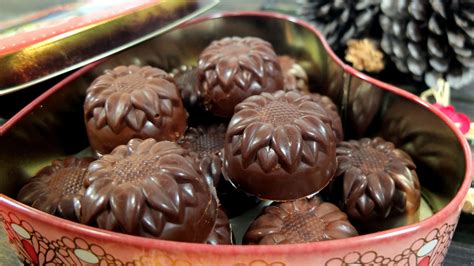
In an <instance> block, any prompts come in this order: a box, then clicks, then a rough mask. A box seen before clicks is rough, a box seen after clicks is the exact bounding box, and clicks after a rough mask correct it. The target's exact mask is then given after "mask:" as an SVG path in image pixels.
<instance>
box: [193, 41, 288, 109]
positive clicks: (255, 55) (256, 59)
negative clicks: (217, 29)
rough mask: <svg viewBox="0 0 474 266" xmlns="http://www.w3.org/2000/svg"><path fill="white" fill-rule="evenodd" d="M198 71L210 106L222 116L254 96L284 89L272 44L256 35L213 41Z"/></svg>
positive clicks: (204, 51) (202, 54)
mask: <svg viewBox="0 0 474 266" xmlns="http://www.w3.org/2000/svg"><path fill="white" fill-rule="evenodd" d="M198 73H199V79H200V81H201V89H202V95H203V97H204V104H205V106H206V108H207V109H208V110H210V111H211V112H212V113H214V114H215V115H217V116H222V117H231V116H232V114H233V113H234V107H235V106H236V105H237V104H238V103H240V102H241V101H242V100H244V99H245V98H247V97H249V96H251V95H256V94H260V93H261V92H273V91H276V90H281V89H283V75H282V72H281V68H280V64H279V62H278V57H277V55H276V54H275V51H273V47H272V45H271V44H270V43H269V42H266V41H264V40H262V39H259V38H255V37H244V38H240V37H227V38H223V39H221V40H216V41H213V42H212V43H211V44H210V45H209V46H208V47H206V48H205V49H204V50H203V51H202V53H201V55H200V56H199V61H198Z"/></svg>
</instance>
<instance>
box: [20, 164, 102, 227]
mask: <svg viewBox="0 0 474 266" xmlns="http://www.w3.org/2000/svg"><path fill="white" fill-rule="evenodd" d="M92 161H94V158H76V157H68V158H65V159H63V160H54V161H53V162H52V163H51V165H49V166H46V167H44V168H42V169H41V170H39V171H38V173H37V174H36V175H35V176H33V177H32V178H31V179H30V180H29V181H28V183H27V184H26V185H25V186H23V188H22V189H21V190H20V192H19V193H18V197H17V199H18V200H19V201H21V202H23V203H25V204H28V205H30V206H31V207H33V208H36V209H38V210H41V211H44V212H47V213H50V214H54V215H57V216H60V217H63V218H66V219H69V220H72V221H78V220H79V218H78V217H79V214H80V209H81V204H80V198H81V195H80V194H81V193H80V191H81V189H82V183H83V181H84V178H85V176H86V175H87V168H88V167H89V164H90V163H91V162H92Z"/></svg>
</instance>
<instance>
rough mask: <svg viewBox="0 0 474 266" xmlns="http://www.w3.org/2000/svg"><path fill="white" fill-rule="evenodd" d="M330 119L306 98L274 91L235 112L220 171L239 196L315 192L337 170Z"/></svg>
mask: <svg viewBox="0 0 474 266" xmlns="http://www.w3.org/2000/svg"><path fill="white" fill-rule="evenodd" d="M330 119H331V118H330V117H329V116H328V115H327V112H326V111H325V110H324V108H323V107H322V106H321V105H320V104H318V103H316V102H314V101H312V100H311V98H310V96H309V95H303V94H301V93H298V92H295V91H292V92H284V91H277V92H275V93H273V94H270V93H262V94H260V95H256V96H251V97H249V98H247V99H246V100H245V101H243V102H242V103H240V104H239V105H237V106H236V108H235V114H234V116H233V117H232V119H231V121H230V123H229V126H228V129H227V133H226V139H225V146H224V147H225V148H224V168H223V169H224V171H225V174H226V175H227V177H228V178H229V179H230V180H231V181H232V182H233V183H234V184H236V185H237V186H240V187H241V188H242V189H243V190H245V191H247V192H249V193H252V194H254V195H256V196H258V197H263V198H266V199H276V200H285V199H297V198H299V197H303V196H307V195H310V194H312V193H316V192H318V191H319V190H320V189H322V188H324V187H325V186H326V185H327V183H328V182H329V181H330V179H331V178H332V176H333V174H334V172H335V169H336V160H335V147H336V144H335V142H336V141H335V136H334V134H333V133H332V130H331V128H330V127H329V126H328V124H330V122H329V121H330Z"/></svg>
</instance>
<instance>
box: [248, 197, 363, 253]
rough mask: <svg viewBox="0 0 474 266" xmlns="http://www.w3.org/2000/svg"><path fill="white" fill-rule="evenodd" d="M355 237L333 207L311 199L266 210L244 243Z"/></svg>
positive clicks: (314, 198) (293, 241)
mask: <svg viewBox="0 0 474 266" xmlns="http://www.w3.org/2000/svg"><path fill="white" fill-rule="evenodd" d="M356 235H357V230H356V229H355V228H354V227H353V226H352V225H351V223H350V222H349V221H348V220H347V215H346V214H344V213H343V212H342V211H341V210H340V209H339V208H338V207H337V206H336V205H334V204H332V203H328V202H323V201H322V200H321V199H320V198H319V197H312V198H310V199H307V198H303V199H299V200H296V201H288V202H279V203H274V204H272V205H270V206H267V207H265V209H264V210H263V211H262V213H261V214H260V216H259V217H257V219H255V221H254V222H253V223H252V224H251V225H250V227H249V229H248V230H247V232H246V234H245V236H244V240H243V242H244V243H245V244H259V245H277V244H296V243H308V242H318V241H324V240H331V239H341V238H348V237H352V236H356Z"/></svg>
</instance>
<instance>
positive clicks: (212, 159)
mask: <svg viewBox="0 0 474 266" xmlns="http://www.w3.org/2000/svg"><path fill="white" fill-rule="evenodd" d="M226 128H227V127H226V125H225V124H214V125H210V126H197V127H190V128H188V130H187V131H186V133H185V134H184V136H183V138H181V139H180V140H179V141H178V143H179V144H180V145H181V146H182V147H183V148H185V149H186V150H187V151H188V152H189V155H190V156H191V158H192V159H193V161H194V162H195V164H196V167H197V169H198V170H199V172H200V173H202V174H203V175H204V177H205V178H206V179H207V180H208V181H209V184H214V185H215V186H217V184H218V183H219V180H220V178H221V167H222V149H223V148H224V138H225V132H226Z"/></svg>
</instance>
